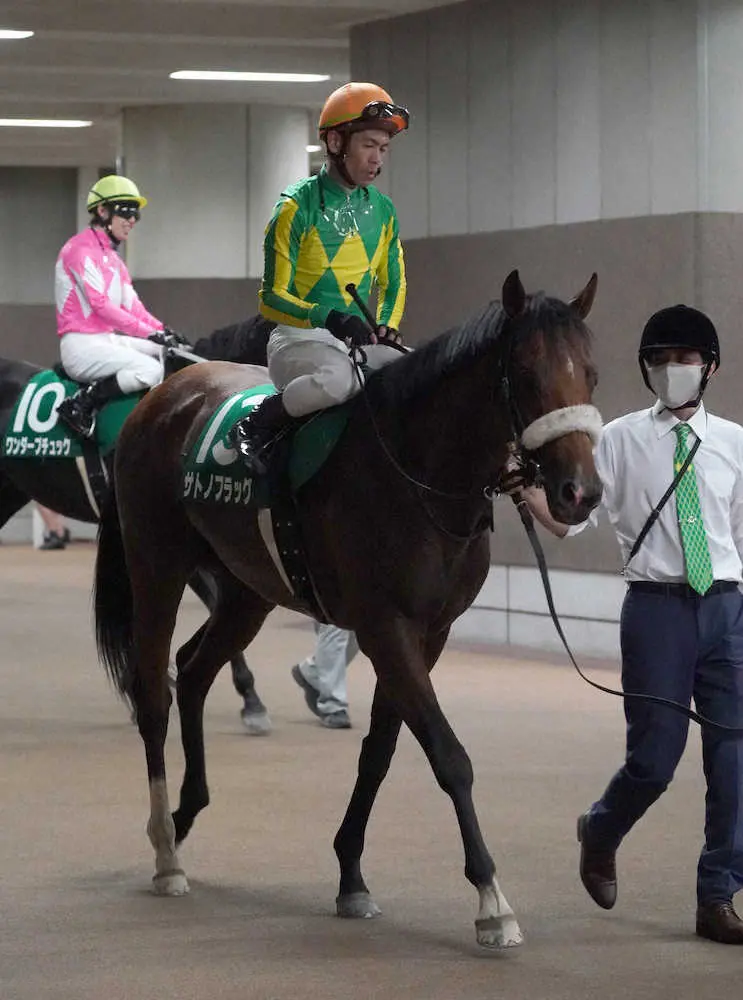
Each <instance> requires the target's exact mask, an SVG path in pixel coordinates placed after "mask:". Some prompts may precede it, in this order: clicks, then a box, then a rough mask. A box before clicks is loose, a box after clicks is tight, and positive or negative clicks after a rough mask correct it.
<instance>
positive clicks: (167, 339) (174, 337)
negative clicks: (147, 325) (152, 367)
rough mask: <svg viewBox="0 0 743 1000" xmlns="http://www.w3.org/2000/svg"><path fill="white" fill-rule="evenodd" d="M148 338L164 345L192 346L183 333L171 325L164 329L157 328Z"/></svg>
mask: <svg viewBox="0 0 743 1000" xmlns="http://www.w3.org/2000/svg"><path fill="white" fill-rule="evenodd" d="M147 339H148V340H152V341H154V342H155V343H156V344H161V345H162V346H163V347H187V348H190V347H191V344H190V343H189V341H188V340H187V339H186V338H185V337H184V336H183V334H182V333H176V331H175V330H171V329H170V327H169V326H166V327H164V328H163V329H162V330H156V331H155V333H151V334H150V336H149V337H148V338H147Z"/></svg>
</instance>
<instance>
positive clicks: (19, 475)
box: [0, 316, 275, 736]
mask: <svg viewBox="0 0 743 1000" xmlns="http://www.w3.org/2000/svg"><path fill="white" fill-rule="evenodd" d="M274 326H275V324H274V323H271V322H269V321H268V320H265V319H264V318H263V317H262V316H253V317H251V318H250V319H248V320H245V321H243V322H241V323H235V324H233V325H231V326H226V327H221V328H220V329H219V330H215V331H214V332H213V333H211V334H209V335H208V336H206V337H203V338H201V339H200V340H198V341H197V342H196V344H195V345H194V347H193V348H192V350H193V353H194V354H197V355H199V356H200V357H202V358H205V359H207V360H216V359H219V360H223V361H235V362H239V363H242V364H251V365H265V363H266V345H267V343H268V337H269V335H270V333H271V330H273V328H274ZM174 362H175V367H178V359H177V356H176V357H175V358H174ZM40 370H41V369H39V368H38V367H37V366H36V365H32V364H30V363H29V362H27V361H8V360H6V359H4V358H0V440H2V437H3V435H4V433H5V429H6V427H7V425H8V422H9V420H10V418H11V416H12V414H13V410H14V408H15V405H16V403H17V402H18V399H19V397H20V396H21V394H22V393H23V390H24V389H25V387H26V385H27V384H28V382H29V380H30V379H31V378H32V377H33V376H34V375H35V374H36V373H37V372H39V371H40ZM106 462H107V467H108V471H109V473H111V472H112V467H113V455H112V454H111V455H109V456H108V457H107V460H106ZM109 478H110V476H109ZM30 500H36V501H38V502H39V503H41V504H43V505H44V506H45V507H50V508H51V509H52V510H55V511H58V512H59V513H60V514H63V515H64V516H65V517H71V518H74V519H75V520H77V521H87V522H96V521H97V520H98V511H97V510H96V509H95V507H94V506H93V505H92V504H91V501H90V497H89V495H88V493H87V491H86V489H85V487H84V485H83V480H82V478H81V476H80V474H79V472H78V468H77V465H76V460H75V459H74V458H53V459H44V458H38V459H37V458H23V459H19V458H7V457H2V456H0V528H2V526H3V525H4V524H7V522H8V521H9V520H10V518H11V517H13V515H14V514H16V513H17V512H18V511H19V510H20V509H21V508H22V507H24V506H25V505H26V504H27V503H28V502H29V501H30ZM189 585H190V587H191V589H192V590H193V591H194V592H195V593H196V594H197V595H198V596H199V597H200V598H201V600H202V601H203V602H204V603H205V604H206V606H207V607H208V608H209V609H211V608H213V606H214V602H215V599H216V585H215V581H214V580H213V578H212V576H211V575H210V574H209V573H208V572H206V571H205V570H201V569H199V570H197V571H196V572H195V573H194V575H193V577H192V579H191V580H190V581H189ZM230 662H231V667H232V680H233V683H234V685H235V689H236V690H237V693H238V694H239V695H240V697H241V698H242V699H243V708H242V711H241V713H240V715H241V718H242V721H243V724H244V725H245V728H246V729H247V731H248V732H249V733H250V734H251V735H256V736H257V735H264V734H266V733H268V732H270V729H271V722H270V719H269V717H268V713H267V712H266V709H265V706H264V705H263V702H262V701H261V699H260V698H259V697H258V694H257V692H256V690H255V678H254V677H253V674H252V671H251V670H250V668H249V667H248V665H247V663H246V662H245V657H244V656H243V655H242V653H241V652H238V653H236V654H235V655H234V656H233V657H232V658H231V661H230Z"/></svg>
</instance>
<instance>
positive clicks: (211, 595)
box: [188, 569, 273, 736]
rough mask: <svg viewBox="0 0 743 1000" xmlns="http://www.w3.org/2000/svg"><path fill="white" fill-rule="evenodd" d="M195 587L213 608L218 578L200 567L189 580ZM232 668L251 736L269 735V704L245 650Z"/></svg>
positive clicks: (235, 658) (238, 656) (238, 654)
mask: <svg viewBox="0 0 743 1000" xmlns="http://www.w3.org/2000/svg"><path fill="white" fill-rule="evenodd" d="M188 583H189V586H190V587H191V590H193V592H194V593H195V594H196V596H197V597H199V598H200V599H201V600H202V601H203V602H204V604H205V605H206V606H207V608H208V609H209V610H210V611H212V610H213V608H214V604H215V602H216V599H217V594H216V581H215V579H214V575H213V574H212V573H211V572H209V571H208V570H204V569H197V570H196V572H195V573H194V574H193V576H192V577H191V579H190V580H189V581H188ZM230 667H231V669H232V684H233V686H234V688H235V690H236V691H237V693H238V694H239V695H240V697H241V698H242V700H243V707H242V709H241V710H240V719H241V720H242V724H243V725H244V726H245V729H246V730H247V732H248V733H249V735H250V736H267V735H268V734H269V733H270V732H271V729H272V728H273V727H272V725H271V719H270V718H269V715H268V712H267V711H266V706H265V705H264V704H263V702H262V701H261V699H260V698H259V696H258V692H257V691H256V689H255V677H254V676H253V671H252V670H251V669H250V667H249V666H248V663H247V660H246V659H245V657H244V656H243V654H242V652H239V653H236V654H235V655H234V656H233V657H232V659H231V660H230Z"/></svg>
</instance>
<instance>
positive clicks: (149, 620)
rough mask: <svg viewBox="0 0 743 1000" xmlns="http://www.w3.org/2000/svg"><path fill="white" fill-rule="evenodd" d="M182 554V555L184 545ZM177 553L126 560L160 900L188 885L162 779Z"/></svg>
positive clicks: (182, 581) (179, 569) (178, 592)
mask: <svg viewBox="0 0 743 1000" xmlns="http://www.w3.org/2000/svg"><path fill="white" fill-rule="evenodd" d="M182 549H183V550H185V545H184V544H182ZM176 551H179V550H178V549H176V548H173V547H171V546H169V545H167V544H165V543H164V544H163V545H162V548H158V545H157V544H155V545H153V546H152V548H151V550H150V552H149V554H148V561H147V564H146V565H143V562H142V560H141V559H140V560H137V561H135V560H133V559H129V574H130V578H131V585H132V597H133V611H134V614H133V634H132V640H133V645H132V656H131V666H130V669H131V676H132V683H131V689H130V694H131V699H132V702H133V704H134V707H135V710H136V717H137V726H138V728H139V733H140V736H141V737H142V740H143V742H144V745H145V755H146V758H147V775H148V779H149V788H150V818H149V821H148V823H147V835H148V837H149V839H150V843H151V844H152V846H153V848H154V851H155V874H154V876H153V879H152V881H153V890H154V892H156V893H157V894H158V895H163V896H180V895H183V893H186V892H188V882H187V880H186V876H185V873H184V871H183V869H182V868H181V866H180V863H179V861H178V855H177V853H176V838H175V824H174V823H173V819H172V817H171V813H170V801H169V797H168V785H167V779H166V774H165V738H166V736H167V732H168V715H169V712H170V704H171V701H172V695H171V693H170V688H169V686H168V656H169V652H170V640H171V637H172V635H173V630H174V628H175V622H176V616H177V613H178V606H179V604H180V601H181V598H182V596H183V591H184V589H185V585H186V581H187V579H188V576H189V572H190V567H188V568H187V567H185V566H184V565H182V563H181V564H179V561H177V560H176V558H175V557H174V553H175V552H176ZM160 553H164V555H162V556H161V555H160ZM182 558H183V557H182Z"/></svg>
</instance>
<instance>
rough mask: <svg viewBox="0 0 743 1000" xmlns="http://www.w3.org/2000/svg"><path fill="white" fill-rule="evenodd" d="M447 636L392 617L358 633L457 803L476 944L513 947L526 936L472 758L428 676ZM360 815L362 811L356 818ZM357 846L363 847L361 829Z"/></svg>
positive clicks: (388, 691) (382, 683)
mask: <svg viewBox="0 0 743 1000" xmlns="http://www.w3.org/2000/svg"><path fill="white" fill-rule="evenodd" d="M446 635H447V633H446V632H443V633H437V634H434V635H431V636H428V637H425V638H423V637H421V636H419V635H418V634H417V633H415V632H414V631H413V630H411V629H410V628H409V627H407V626H406V625H405V624H403V623H401V622H400V621H398V622H397V623H393V622H392V621H391V622H390V624H389V626H388V628H387V629H385V630H383V631H382V630H380V629H379V628H377V630H376V631H375V632H373V633H371V632H370V633H365V634H363V635H361V634H359V636H358V637H359V641H360V644H361V648H362V650H363V651H364V652H365V653H366V655H367V656H369V658H370V659H371V660H372V662H373V664H374V669H375V670H376V672H377V676H378V679H379V684H380V687H381V688H382V691H383V693H384V695H385V697H386V698H387V699H388V700H389V702H390V704H391V705H392V708H393V710H394V711H395V712H397V713H398V714H399V715H400V716H401V718H402V720H403V721H404V722H405V723H406V725H407V726H408V727H409V728H410V730H411V732H412V733H413V735H414V736H415V738H416V739H417V740H418V742H419V743H420V745H421V747H422V748H423V751H424V753H425V754H426V757H427V758H428V760H429V763H430V764H431V767H432V769H433V772H434V775H435V776H436V780H437V781H438V783H439V785H440V787H441V788H442V789H443V790H444V791H445V792H446V793H447V795H449V797H450V798H451V800H452V803H453V805H454V810H455V812H456V815H457V820H458V822H459V829H460V833H461V836H462V843H463V846H464V855H465V869H464V871H465V876H466V877H467V879H468V880H469V881H470V882H471V883H472V884H473V885H474V886H475V888H476V889H477V892H478V895H479V898H480V908H479V912H478V915H477V919H476V921H475V927H476V932H477V940H478V943H479V944H481V945H483V946H485V947H489V948H509V947H513V946H515V945H519V944H521V942H522V940H523V937H522V934H521V930H520V928H519V925H518V922H517V920H516V917H515V916H514V913H513V910H512V909H511V907H510V905H509V904H508V901H507V899H506V897H505V896H504V895H503V893H502V891H501V889H500V886H499V885H498V882H497V880H496V878H495V865H494V863H493V859H492V857H491V856H490V853H489V852H488V849H487V847H486V845H485V841H484V839H483V836H482V832H481V830H480V824H479V821H478V819H477V814H476V812H475V807H474V803H473V801H472V783H473V772H472V763H471V761H470V759H469V757H468V756H467V752H466V751H465V749H464V747H463V746H462V744H461V743H460V742H459V740H458V739H457V738H456V736H455V735H454V732H453V731H452V729H451V726H450V725H449V723H448V722H447V720H446V717H445V716H444V713H443V712H442V710H441V707H440V706H439V704H438V701H437V700H436V695H435V693H434V690H433V687H432V685H431V680H430V677H429V671H430V670H431V669H432V668H433V665H434V664H435V663H436V660H437V659H438V657H439V655H440V653H441V649H442V648H443V645H444V642H445V641H446ZM380 780H381V779H380ZM360 781H361V771H360V772H359V782H360ZM359 782H357V787H356V789H355V790H354V796H355V795H356V794H357V792H358V791H359ZM369 785H370V779H369V777H367V779H366V786H369ZM377 787H378V786H377ZM360 797H363V790H362V796H360ZM352 802H353V799H352ZM370 808H371V804H370V806H369V809H370ZM349 810H350V806H349ZM361 815H362V812H361V810H358V812H357V817H360V816H361ZM344 823H345V820H344ZM341 829H343V828H341ZM357 837H359V834H358V833H357ZM358 846H359V848H361V847H363V829H362V831H361V834H360V842H359V843H358Z"/></svg>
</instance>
